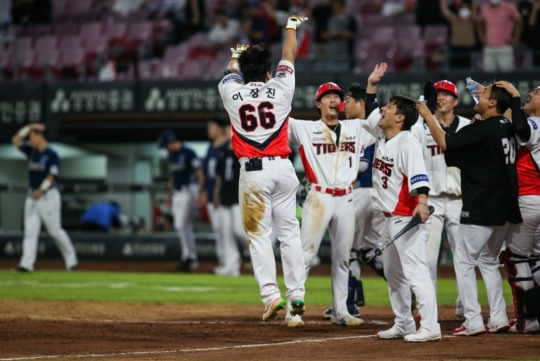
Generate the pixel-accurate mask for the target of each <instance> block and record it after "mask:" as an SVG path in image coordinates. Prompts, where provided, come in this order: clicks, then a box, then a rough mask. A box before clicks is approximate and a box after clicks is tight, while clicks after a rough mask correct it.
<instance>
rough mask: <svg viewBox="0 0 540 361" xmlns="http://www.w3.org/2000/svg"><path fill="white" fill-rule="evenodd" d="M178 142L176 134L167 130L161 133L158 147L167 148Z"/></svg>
mask: <svg viewBox="0 0 540 361" xmlns="http://www.w3.org/2000/svg"><path fill="white" fill-rule="evenodd" d="M174 140H176V134H174V132H173V131H172V130H170V129H165V130H163V131H161V133H159V137H158V147H159V148H165V147H166V146H167V144H169V143H170V142H172V141H174Z"/></svg>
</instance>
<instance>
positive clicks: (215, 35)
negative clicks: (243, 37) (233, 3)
mask: <svg viewBox="0 0 540 361" xmlns="http://www.w3.org/2000/svg"><path fill="white" fill-rule="evenodd" d="M212 21H213V22H212V25H211V27H210V31H209V32H208V43H209V45H210V46H211V47H212V48H214V50H215V49H216V48H221V47H225V48H228V47H231V46H234V45H235V44H236V43H237V42H238V38H239V36H240V23H239V22H238V20H236V19H231V18H230V17H229V15H228V14H227V11H225V9H224V8H219V9H216V10H215V11H214V16H213V18H212Z"/></svg>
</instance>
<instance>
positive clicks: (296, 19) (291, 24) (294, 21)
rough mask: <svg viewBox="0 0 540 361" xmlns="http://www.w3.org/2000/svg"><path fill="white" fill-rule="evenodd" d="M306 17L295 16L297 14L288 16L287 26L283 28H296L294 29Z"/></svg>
mask: <svg viewBox="0 0 540 361" xmlns="http://www.w3.org/2000/svg"><path fill="white" fill-rule="evenodd" d="M307 19H308V18H306V17H301V16H297V15H291V17H289V19H288V20H287V26H286V27H285V28H286V29H292V30H296V29H298V27H299V26H300V24H302V23H303V22H304V21H306V20H307Z"/></svg>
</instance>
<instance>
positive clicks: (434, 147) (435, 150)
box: [426, 143, 442, 157]
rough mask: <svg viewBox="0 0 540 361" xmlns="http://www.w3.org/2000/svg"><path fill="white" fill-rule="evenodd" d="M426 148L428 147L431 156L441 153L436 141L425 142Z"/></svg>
mask: <svg viewBox="0 0 540 361" xmlns="http://www.w3.org/2000/svg"><path fill="white" fill-rule="evenodd" d="M426 148H427V149H429V151H430V152H431V156H432V157H434V156H436V155H440V154H442V149H441V147H439V146H438V145H437V143H434V144H426Z"/></svg>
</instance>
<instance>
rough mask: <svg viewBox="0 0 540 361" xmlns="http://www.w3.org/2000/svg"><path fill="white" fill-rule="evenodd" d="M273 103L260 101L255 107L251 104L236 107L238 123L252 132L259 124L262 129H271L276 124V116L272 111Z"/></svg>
mask: <svg viewBox="0 0 540 361" xmlns="http://www.w3.org/2000/svg"><path fill="white" fill-rule="evenodd" d="M272 109H274V105H273V104H272V103H270V102H262V103H261V104H259V106H258V107H257V108H255V107H254V106H253V105H251V104H244V105H242V106H241V107H240V109H238V112H239V114H240V124H241V125H242V129H244V130H245V131H246V132H252V131H254V130H255V129H257V127H258V126H259V125H260V126H261V127H263V128H264V129H272V128H273V127H274V125H276V116H275V115H274V113H272Z"/></svg>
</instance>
